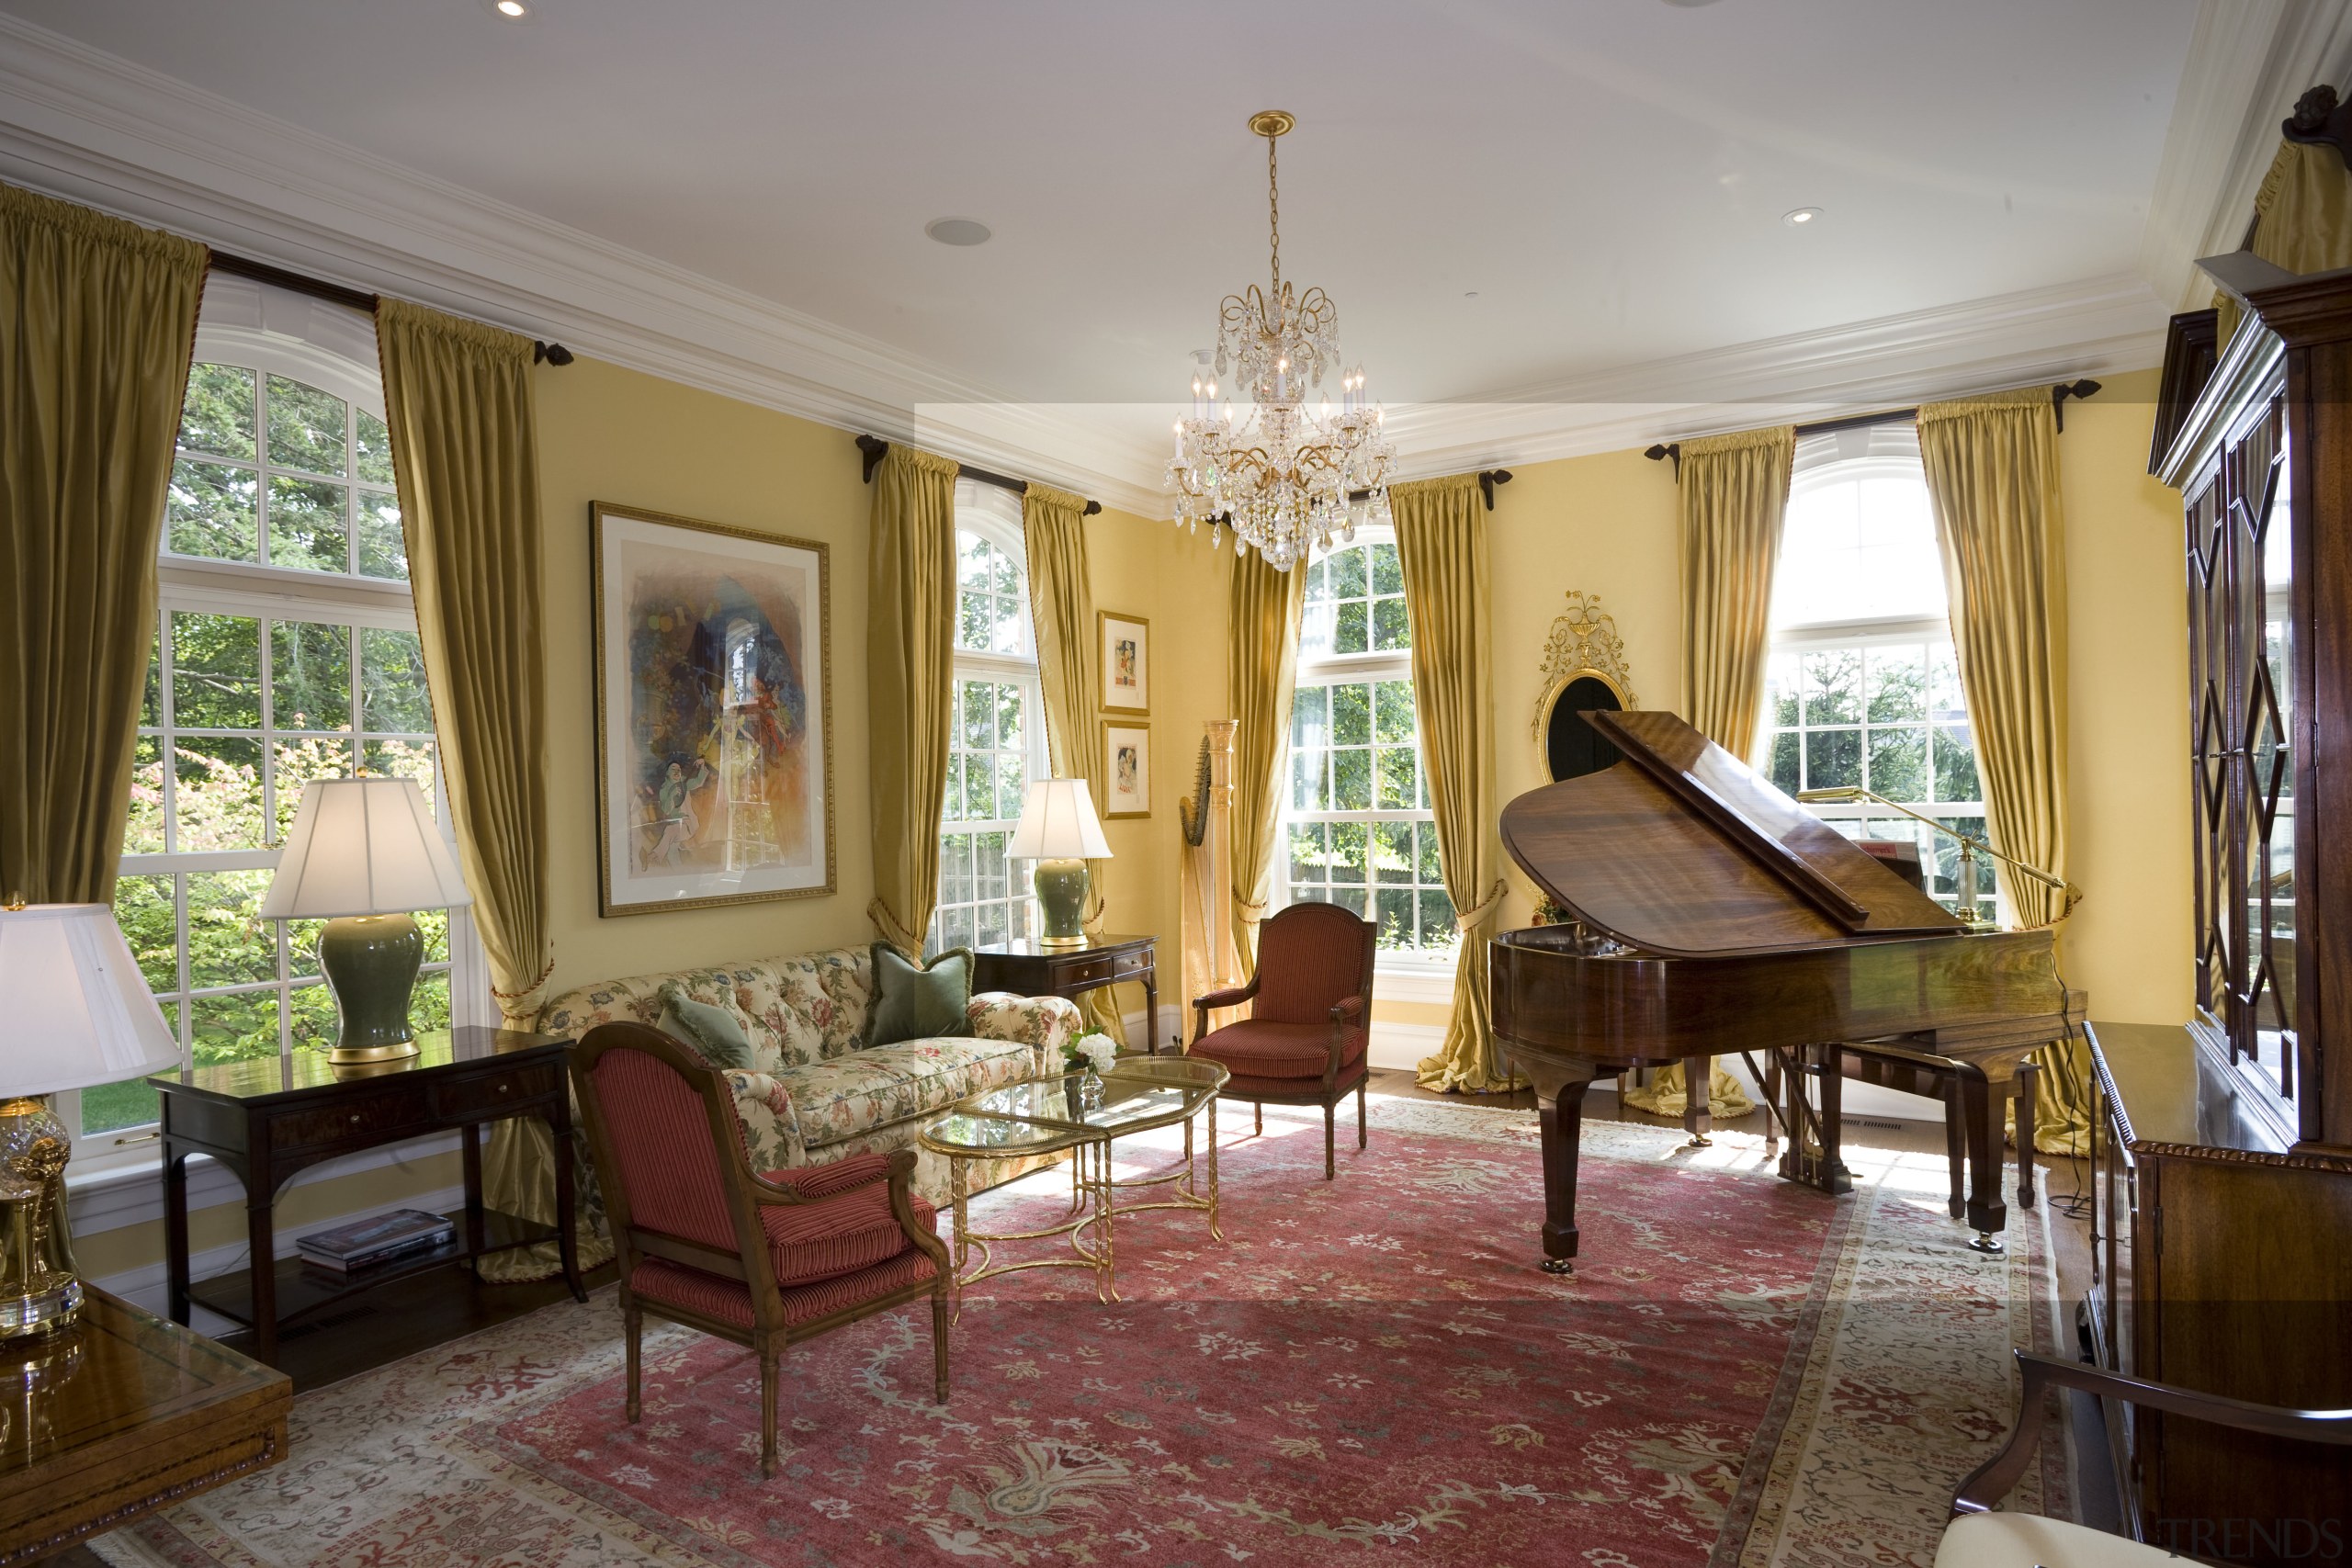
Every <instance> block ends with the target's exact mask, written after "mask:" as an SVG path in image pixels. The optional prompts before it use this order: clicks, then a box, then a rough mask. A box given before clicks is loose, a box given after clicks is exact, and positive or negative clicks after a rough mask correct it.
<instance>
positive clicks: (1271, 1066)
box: [1185, 903, 1377, 1181]
mask: <svg viewBox="0 0 2352 1568" xmlns="http://www.w3.org/2000/svg"><path fill="white" fill-rule="evenodd" d="M1376 930H1377V928H1376V927H1374V925H1373V924H1372V922H1371V921H1369V920H1363V919H1357V918H1356V917H1355V916H1354V915H1353V914H1351V913H1350V912H1349V911H1347V910H1345V909H1343V908H1340V906H1338V905H1337V904H1313V903H1303V904H1293V905H1291V906H1290V907H1289V908H1286V909H1283V910H1282V911H1280V912H1279V913H1277V914H1275V915H1274V916H1273V917H1272V919H1268V920H1267V921H1266V922H1265V923H1264V924H1263V925H1261V926H1260V927H1259V928H1258V975H1257V977H1256V978H1255V979H1253V980H1251V981H1250V983H1249V984H1248V985H1246V986H1240V987H1234V988H1233V989H1231V990H1225V991H1211V992H1210V993H1209V994H1208V995H1207V996H1205V997H1196V998H1193V1009H1194V1017H1195V1019H1196V1020H1197V1022H1196V1023H1195V1026H1194V1029H1193V1043H1192V1044H1190V1045H1189V1046H1187V1047H1185V1049H1186V1051H1187V1052H1188V1053H1189V1054H1191V1055H1195V1056H1206V1057H1207V1058H1209V1059H1210V1060H1211V1061H1213V1062H1217V1063H1220V1064H1222V1065H1223V1066H1224V1067H1225V1069H1226V1070H1227V1072H1229V1073H1231V1074H1232V1075H1233V1077H1232V1079H1231V1081H1229V1082H1228V1083H1227V1085H1226V1086H1225V1091H1224V1098H1226V1099H1228V1100H1248V1101H1250V1103H1251V1104H1252V1105H1253V1106H1255V1107H1256V1108H1257V1122H1258V1129H1259V1131H1261V1132H1263V1131H1264V1130H1265V1126H1266V1111H1265V1107H1266V1106H1267V1104H1268V1103H1270V1102H1271V1103H1273V1104H1277V1105H1319V1106H1321V1107H1322V1108H1323V1179H1325V1180H1326V1181H1329V1179H1331V1178H1332V1177H1333V1176H1334V1175H1335V1174H1337V1172H1338V1165H1337V1162H1336V1161H1335V1160H1334V1158H1333V1155H1332V1143H1333V1140H1334V1134H1335V1128H1336V1124H1337V1111H1338V1107H1339V1103H1340V1100H1342V1099H1344V1098H1345V1097H1346V1096H1347V1094H1348V1092H1349V1091H1350V1090H1351V1089H1352V1090H1354V1092H1355V1097H1356V1147H1358V1148H1362V1147H1363V1146H1364V1117H1363V1099H1364V1096H1363V1086H1364V1083H1365V1080H1367V1079H1368V1078H1370V1077H1371V1076H1372V1069H1371V1067H1370V1066H1369V1064H1368V1063H1367V1062H1366V1061H1365V1059H1364V1047H1365V1040H1366V1036H1367V1033H1368V1031H1369V1024H1370V1021H1371V1018H1372V939H1373V935H1374V931H1376ZM1243 1002H1252V1003H1254V1004H1255V1005H1253V1006H1252V1007H1251V1008H1250V1016H1249V1017H1248V1018H1245V1019H1243V1020H1241V1021H1239V1022H1237V1023H1228V1024H1227V1025H1226V1026H1225V1027H1224V1028H1223V1029H1219V1030H1215V1031H1212V1030H1210V1028H1209V1010H1211V1009H1213V1008H1227V1007H1237V1006H1238V1005H1239V1004H1241V1003H1243Z"/></svg>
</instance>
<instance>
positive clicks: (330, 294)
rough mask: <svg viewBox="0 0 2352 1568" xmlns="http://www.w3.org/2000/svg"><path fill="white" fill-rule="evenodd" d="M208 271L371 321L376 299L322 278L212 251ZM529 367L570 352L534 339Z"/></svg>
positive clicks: (566, 359) (561, 361)
mask: <svg viewBox="0 0 2352 1568" xmlns="http://www.w3.org/2000/svg"><path fill="white" fill-rule="evenodd" d="M211 267H212V270H213V271H214V272H225V273H227V274H229V275H230V276H232V277H250V278H252V279H253V280H254V282H255V283H271V284H275V285H277V287H278V288H290V289H292V290H293V291H294V292H295V293H297V294H308V295H310V296H311V298H312V299H325V300H328V301H330V302H332V303H334V304H337V305H342V306H345V307H346V308H347V309H350V310H358V311H362V312H364V313H366V314H367V315H368V316H370V317H372V316H374V315H375V313H376V296H375V295H373V294H370V293H368V292H367V291H366V290H364V289H359V288H351V287H349V286H348V285H346V284H341V283H329V282H328V281H327V280H326V279H325V278H322V277H311V276H308V275H307V274H304V273H299V272H293V271H289V270H288V269H287V268H285V267H282V266H278V265H275V264H273V263H270V262H266V261H255V260H254V258H253V257H251V256H241V255H238V254H235V253H233V252H231V251H214V252H213V253H212V260H211ZM531 363H532V364H534V365H537V364H541V363H545V364H548V365H569V364H571V350H570V349H568V348H566V347H564V346H563V344H560V343H541V342H540V341H539V340H537V338H534V339H532V340H531Z"/></svg>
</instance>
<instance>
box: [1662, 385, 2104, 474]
mask: <svg viewBox="0 0 2352 1568" xmlns="http://www.w3.org/2000/svg"><path fill="white" fill-rule="evenodd" d="M2098 390H2099V384H2098V382H2097V381H2094V380H2091V379H2090V378H2087V377H2086V378H2083V379H2081V380H2079V381H2061V382H2059V383H2058V385H2056V386H2054V387H2052V388H2051V389H2050V409H2051V412H2052V416H2053V417H2055V418H2056V420H2057V422H2058V428H2059V429H2060V430H2061V431H2064V429H2065V428H2066V400H2067V399H2068V398H2088V397H2095V396H2097V395H2098ZM1918 417H1919V411H1918V410H1917V409H1916V408H1907V409H1888V410H1886V411H1884V412H1881V413H1855V414H1848V415H1846V416H1845V417H1844V418H1842V419H1823V420H1815V422H1814V423H1811V424H1800V425H1798V426H1797V437H1798V439H1800V440H1802V439H1804V437H1805V436H1808V435H1827V434H1831V433H1833V432H1836V431H1840V430H1863V429H1867V428H1868V427H1870V426H1871V425H1873V424H1899V423H1902V422H1903V421H1905V420H1906V419H1917V418H1918ZM1642 456H1643V457H1647V458H1648V459H1649V460H1650V461H1651V462H1653V463H1663V462H1665V461H1666V460H1667V459H1668V458H1669V457H1670V458H1672V459H1673V460H1674V472H1675V477H1676V478H1678V479H1679V478H1680V477H1681V474H1682V443H1681V442H1679V441H1674V442H1660V443H1659V444H1658V445H1657V446H1652V447H1650V448H1648V449H1647V450H1646V451H1645V452H1643V454H1642Z"/></svg>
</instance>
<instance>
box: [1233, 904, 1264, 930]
mask: <svg viewBox="0 0 2352 1568" xmlns="http://www.w3.org/2000/svg"><path fill="white" fill-rule="evenodd" d="M1233 912H1234V913H1235V914H1237V915H1239V916H1240V917H1241V918H1242V919H1245V920H1247V921H1248V922H1250V924H1251V925H1253V926H1254V925H1256V924H1257V923H1258V922H1259V921H1260V920H1262V919H1265V918H1266V906H1265V905H1264V904H1263V903H1262V902H1258V901H1254V900H1251V899H1248V898H1236V899H1235V900H1234V901H1233Z"/></svg>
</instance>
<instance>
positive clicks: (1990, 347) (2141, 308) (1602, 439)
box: [1387, 274, 2165, 477]
mask: <svg viewBox="0 0 2352 1568" xmlns="http://www.w3.org/2000/svg"><path fill="white" fill-rule="evenodd" d="M2164 333H2165V310H2164V307H2163V305H2162V304H2161V303H2160V302H2159V301H2158V299H2156V296H2155V294H2154V291H2153V290H2151V289H2150V288H2149V287H2148V286H2147V284H2146V283H2145V282H2144V281H2143V280H2142V279H2141V278H2140V277H2139V276H2136V275H2132V274H2125V275H2122V276H2114V277H2105V278H2093V279H2089V280H2086V281H2084V282H2080V283H2071V284H2062V285H2058V286H2055V287H2052V288H2037V289H2030V290H2027V291H2025V292H2023V293H2018V294H2008V295H2002V296H1998V297H1996V298H1994V299H1977V300H1971V301H1969V302H1967V303H1964V304H1960V305H1951V306H1944V307H1939V308H1937V309H1934V310H1916V311H1910V312H1907V313H1905V314H1903V315H1898V316H1888V317H1883V318H1880V319H1878V320H1875V321H1858V322H1853V323H1850V324H1848V325H1845V326H1839V327H1831V328H1826V329H1824V330H1822V331H1819V332H1811V333H1791V334H1789V335H1787V336H1783V337H1776V338H1765V339H1761V340H1758V341H1757V342H1754V343H1747V344H1737V345H1736V346H1734V347H1730V348H1724V349H1713V350H1709V351H1706V352H1704V353H1700V354H1691V355H1681V356H1679V357H1677V358H1673V359H1663V360H1657V361H1653V362H1651V363H1649V364H1646V365H1641V366H1634V367H1627V368H1625V369H1623V370H1614V371H1607V372H1602V373H1600V374H1598V375H1593V376H1588V377H1580V378H1576V379H1574V380H1568V381H1561V382H1555V383H1552V384H1549V385H1545V386H1541V387H1532V388H1528V389H1523V390H1521V391H1520V392H1516V393H1513V394H1510V395H1509V396H1506V397H1502V398H1498V399H1482V400H1476V401H1463V402H1447V403H1434V404H1422V405H1419V406H1417V407H1414V408H1409V409H1404V410H1398V411H1392V412H1391V413H1390V415H1389V417H1388V420H1387V423H1388V425H1389V427H1390V437H1391V439H1393V440H1394V441H1395V442H1396V443H1397V446H1399V447H1400V448H1401V449H1403V450H1404V451H1406V452H1407V453H1408V454H1409V457H1408V462H1407V464H1406V473H1407V477H1419V476H1422V475H1429V474H1442V473H1459V472H1462V471H1464V470H1465V469H1472V468H1490V467H1493V466H1495V465H1497V464H1509V463H1532V462H1543V461H1546V460H1549V459H1551V458H1555V457H1586V456H1589V455H1590V454H1593V453H1597V452H1616V451H1623V450H1624V449H1626V448H1627V447H1633V446H1645V445H1647V444H1648V443H1650V442H1652V441H1657V440H1679V439H1680V438H1681V437H1683V436H1686V435H1704V434H1714V433H1716V432H1719V431H1726V430H1749V429H1755V428H1757V427H1758V426H1762V425H1768V424H1779V423H1789V422H1803V421H1807V420H1817V419H1834V418H1837V417H1839V416H1841V415H1844V414H1850V413H1861V412H1869V411H1870V410H1871V409H1876V408H1887V407H1894V406H1900V405H1903V404H1906V403H1912V402H1917V401H1918V400H1921V399H1922V398H1951V397H1965V396H1967V395H1969V394H1971V393H1973V392H1984V391H1994V390H1997V389H2002V388H2006V387H2015V386H2020V385H2023V384H2025V383H2027V382H2030V381H2035V380H2040V379H2043V378H2048V379H2051V380H2058V379H2072V378H2075V377H2077V376H2101V375H2111V374H2114V373H2116V372H2119V371H2123V370H2142V369H2146V368H2148V367H2151V366H2154V365H2156V364H2157V363H2159V362H2160V361H2161V360H2162V358H2163V355H2164Z"/></svg>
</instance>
